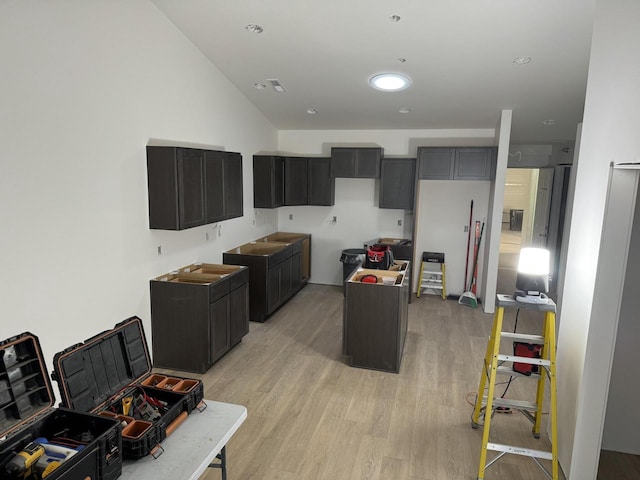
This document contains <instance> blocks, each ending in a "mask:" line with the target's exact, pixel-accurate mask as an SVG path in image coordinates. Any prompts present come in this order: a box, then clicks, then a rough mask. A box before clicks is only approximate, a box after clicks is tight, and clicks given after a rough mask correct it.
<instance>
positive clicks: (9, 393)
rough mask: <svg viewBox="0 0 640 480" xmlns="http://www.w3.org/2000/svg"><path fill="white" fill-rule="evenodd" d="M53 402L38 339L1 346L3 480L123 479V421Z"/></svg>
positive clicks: (28, 336) (30, 337)
mask: <svg viewBox="0 0 640 480" xmlns="http://www.w3.org/2000/svg"><path fill="white" fill-rule="evenodd" d="M54 402H55V399H54V395H53V390H52V387H51V382H50V381H49V378H48V376H47V368H46V364H45V362H44V360H43V357H42V350H41V348H40V342H39V340H38V337H36V336H35V335H33V334H31V333H29V332H25V333H23V334H21V335H17V336H15V337H12V338H9V339H7V340H4V341H2V342H0V478H2V479H7V480H13V479H26V478H29V479H38V480H39V479H41V478H43V477H46V479H47V480H86V479H89V480H112V479H116V478H118V477H119V476H120V474H121V473H122V455H121V453H122V448H121V447H122V445H121V430H122V426H121V424H120V422H118V421H117V420H114V419H111V418H104V417H101V416H98V415H94V414H91V413H85V412H77V411H74V410H69V409H67V408H54V407H53V404H54ZM61 450H62V451H63V453H62V454H60V451H61ZM65 452H66V453H65Z"/></svg>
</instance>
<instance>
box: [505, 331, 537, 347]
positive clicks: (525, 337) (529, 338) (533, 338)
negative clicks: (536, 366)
mask: <svg viewBox="0 0 640 480" xmlns="http://www.w3.org/2000/svg"><path fill="white" fill-rule="evenodd" d="M500 337H501V338H510V339H512V340H522V341H524V342H527V343H535V344H537V345H544V337H543V336H542V335H529V334H526V333H512V332H501V333H500Z"/></svg>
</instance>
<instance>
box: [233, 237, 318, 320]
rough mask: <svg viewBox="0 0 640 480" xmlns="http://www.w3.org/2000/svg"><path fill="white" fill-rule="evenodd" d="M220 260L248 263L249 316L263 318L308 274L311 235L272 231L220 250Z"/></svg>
mask: <svg viewBox="0 0 640 480" xmlns="http://www.w3.org/2000/svg"><path fill="white" fill-rule="evenodd" d="M222 258H223V262H224V263H225V264H230V265H245V266H247V267H249V289H250V292H251V295H250V299H249V312H250V313H249V319H250V320H251V321H252V322H264V321H265V320H266V319H267V317H268V316H269V315H271V314H272V313H273V312H274V311H275V310H276V309H277V308H278V307H280V306H281V305H283V304H284V303H285V302H287V300H289V299H290V298H291V297H292V296H293V295H295V294H296V293H297V292H298V290H300V289H301V288H302V287H303V286H304V285H306V283H307V282H308V280H309V277H310V276H311V235H309V234H304V233H289V232H275V233H272V234H271V235H267V236H265V237H262V238H259V239H258V240H256V241H254V242H249V243H246V244H244V245H240V246H239V247H236V248H233V249H231V250H229V251H226V252H224V253H223V254H222Z"/></svg>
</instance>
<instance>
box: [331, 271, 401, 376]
mask: <svg viewBox="0 0 640 480" xmlns="http://www.w3.org/2000/svg"><path fill="white" fill-rule="evenodd" d="M400 263H402V264H405V267H406V269H405V270H404V271H402V272H391V271H388V270H369V269H363V270H356V271H355V272H354V273H353V274H352V276H351V277H350V279H349V280H348V281H347V282H346V284H345V299H344V317H343V351H344V354H345V355H347V357H348V363H349V365H351V366H353V367H361V368H369V369H372V370H382V371H385V372H394V373H398V372H399V371H400V363H401V361H402V352H403V350H404V343H405V338H406V335H407V323H408V315H409V306H408V302H409V295H410V289H409V277H410V271H409V262H400ZM367 274H373V275H376V276H378V277H379V281H378V283H362V282H360V279H361V278H362V277H363V276H364V275H367ZM388 276H392V277H395V282H396V283H395V284H394V285H384V284H383V283H382V278H383V277H388Z"/></svg>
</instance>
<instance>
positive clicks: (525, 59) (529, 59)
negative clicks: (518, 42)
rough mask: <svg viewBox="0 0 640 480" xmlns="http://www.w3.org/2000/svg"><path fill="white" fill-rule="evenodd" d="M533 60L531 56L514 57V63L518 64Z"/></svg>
mask: <svg viewBox="0 0 640 480" xmlns="http://www.w3.org/2000/svg"><path fill="white" fill-rule="evenodd" d="M529 62H531V57H516V58H514V59H513V63H515V64H516V65H526V64H527V63H529Z"/></svg>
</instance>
